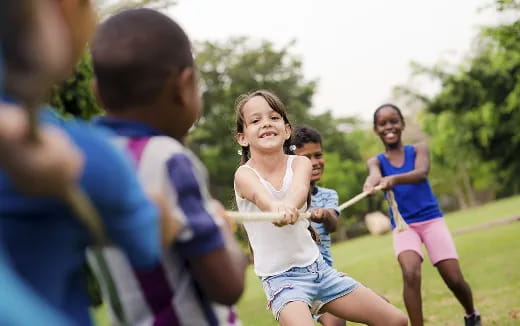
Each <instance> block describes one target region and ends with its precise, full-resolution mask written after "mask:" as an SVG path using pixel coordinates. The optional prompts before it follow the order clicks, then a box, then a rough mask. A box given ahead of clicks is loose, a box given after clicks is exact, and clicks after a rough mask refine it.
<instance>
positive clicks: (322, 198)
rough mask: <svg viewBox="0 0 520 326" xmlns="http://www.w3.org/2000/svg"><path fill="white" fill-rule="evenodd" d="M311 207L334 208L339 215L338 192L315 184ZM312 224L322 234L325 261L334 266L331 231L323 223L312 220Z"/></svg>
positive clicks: (320, 246) (321, 250)
mask: <svg viewBox="0 0 520 326" xmlns="http://www.w3.org/2000/svg"><path fill="white" fill-rule="evenodd" d="M311 208H325V209H328V208H332V209H334V210H335V211H336V212H337V213H338V216H339V210H338V193H337V192H336V191H335V190H332V189H327V188H322V187H318V186H314V189H313V193H312V197H311ZM311 226H312V227H313V228H314V229H315V230H316V232H318V234H319V235H320V240H321V241H320V243H319V244H318V247H319V248H320V253H321V255H322V256H323V259H324V260H325V262H326V263H327V264H328V265H329V266H332V262H333V259H332V254H331V252H330V244H331V240H330V233H329V232H327V230H326V229H325V226H324V225H323V223H316V222H311Z"/></svg>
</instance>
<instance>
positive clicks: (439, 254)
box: [393, 218, 459, 265]
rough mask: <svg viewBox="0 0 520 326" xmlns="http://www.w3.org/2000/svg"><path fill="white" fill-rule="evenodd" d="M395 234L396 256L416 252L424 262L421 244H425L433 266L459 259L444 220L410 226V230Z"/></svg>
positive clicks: (395, 232)
mask: <svg viewBox="0 0 520 326" xmlns="http://www.w3.org/2000/svg"><path fill="white" fill-rule="evenodd" d="M393 233H394V250H395V256H396V257H398V256H399V254H400V253H402V252H403V251H406V250H413V251H415V252H416V253H417V254H418V255H419V256H420V257H421V259H423V260H424V255H423V253H422V246H421V244H422V243H424V246H425V247H426V250H427V251H428V256H429V257H430V261H431V262H432V265H435V264H437V263H438V262H440V261H441V260H446V259H458V258H459V256H458V255H457V250H456V249H455V244H454V243H453V239H452V238H451V234H450V231H449V230H448V227H447V226H446V222H445V221H444V218H435V219H431V220H428V221H424V222H417V223H411V224H408V229H407V230H405V231H402V232H398V231H397V230H396V229H394V230H393Z"/></svg>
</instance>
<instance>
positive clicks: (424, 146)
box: [407, 141, 428, 152]
mask: <svg viewBox="0 0 520 326" xmlns="http://www.w3.org/2000/svg"><path fill="white" fill-rule="evenodd" d="M407 146H409V147H413V149H414V150H415V151H416V152H417V151H427V150H428V143H427V142H425V141H422V142H418V143H415V144H410V145H407Z"/></svg>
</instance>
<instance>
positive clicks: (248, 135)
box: [237, 96, 291, 151]
mask: <svg viewBox="0 0 520 326" xmlns="http://www.w3.org/2000/svg"><path fill="white" fill-rule="evenodd" d="M242 116H243V123H244V125H243V132H238V133H237V140H238V143H239V144H240V145H241V146H243V147H247V146H249V147H250V149H251V150H260V151H276V150H283V144H284V142H285V141H286V140H287V139H289V137H290V136H291V127H290V125H289V124H287V123H285V121H284V119H283V117H282V115H281V114H280V113H278V112H276V111H275V110H273V109H272V108H271V107H270V106H269V103H267V101H266V100H265V99H264V98H263V97H262V96H254V97H252V98H251V99H249V100H248V101H247V102H246V103H245V104H244V106H243V107H242Z"/></svg>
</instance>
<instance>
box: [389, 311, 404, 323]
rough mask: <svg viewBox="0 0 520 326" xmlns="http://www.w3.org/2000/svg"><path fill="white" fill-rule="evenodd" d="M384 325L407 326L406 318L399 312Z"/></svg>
mask: <svg viewBox="0 0 520 326" xmlns="http://www.w3.org/2000/svg"><path fill="white" fill-rule="evenodd" d="M385 325H390V326H407V325H408V317H407V316H406V315H405V314H404V313H403V312H402V311H399V312H398V313H395V314H394V316H392V318H390V319H389V320H387V321H386V322H385Z"/></svg>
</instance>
